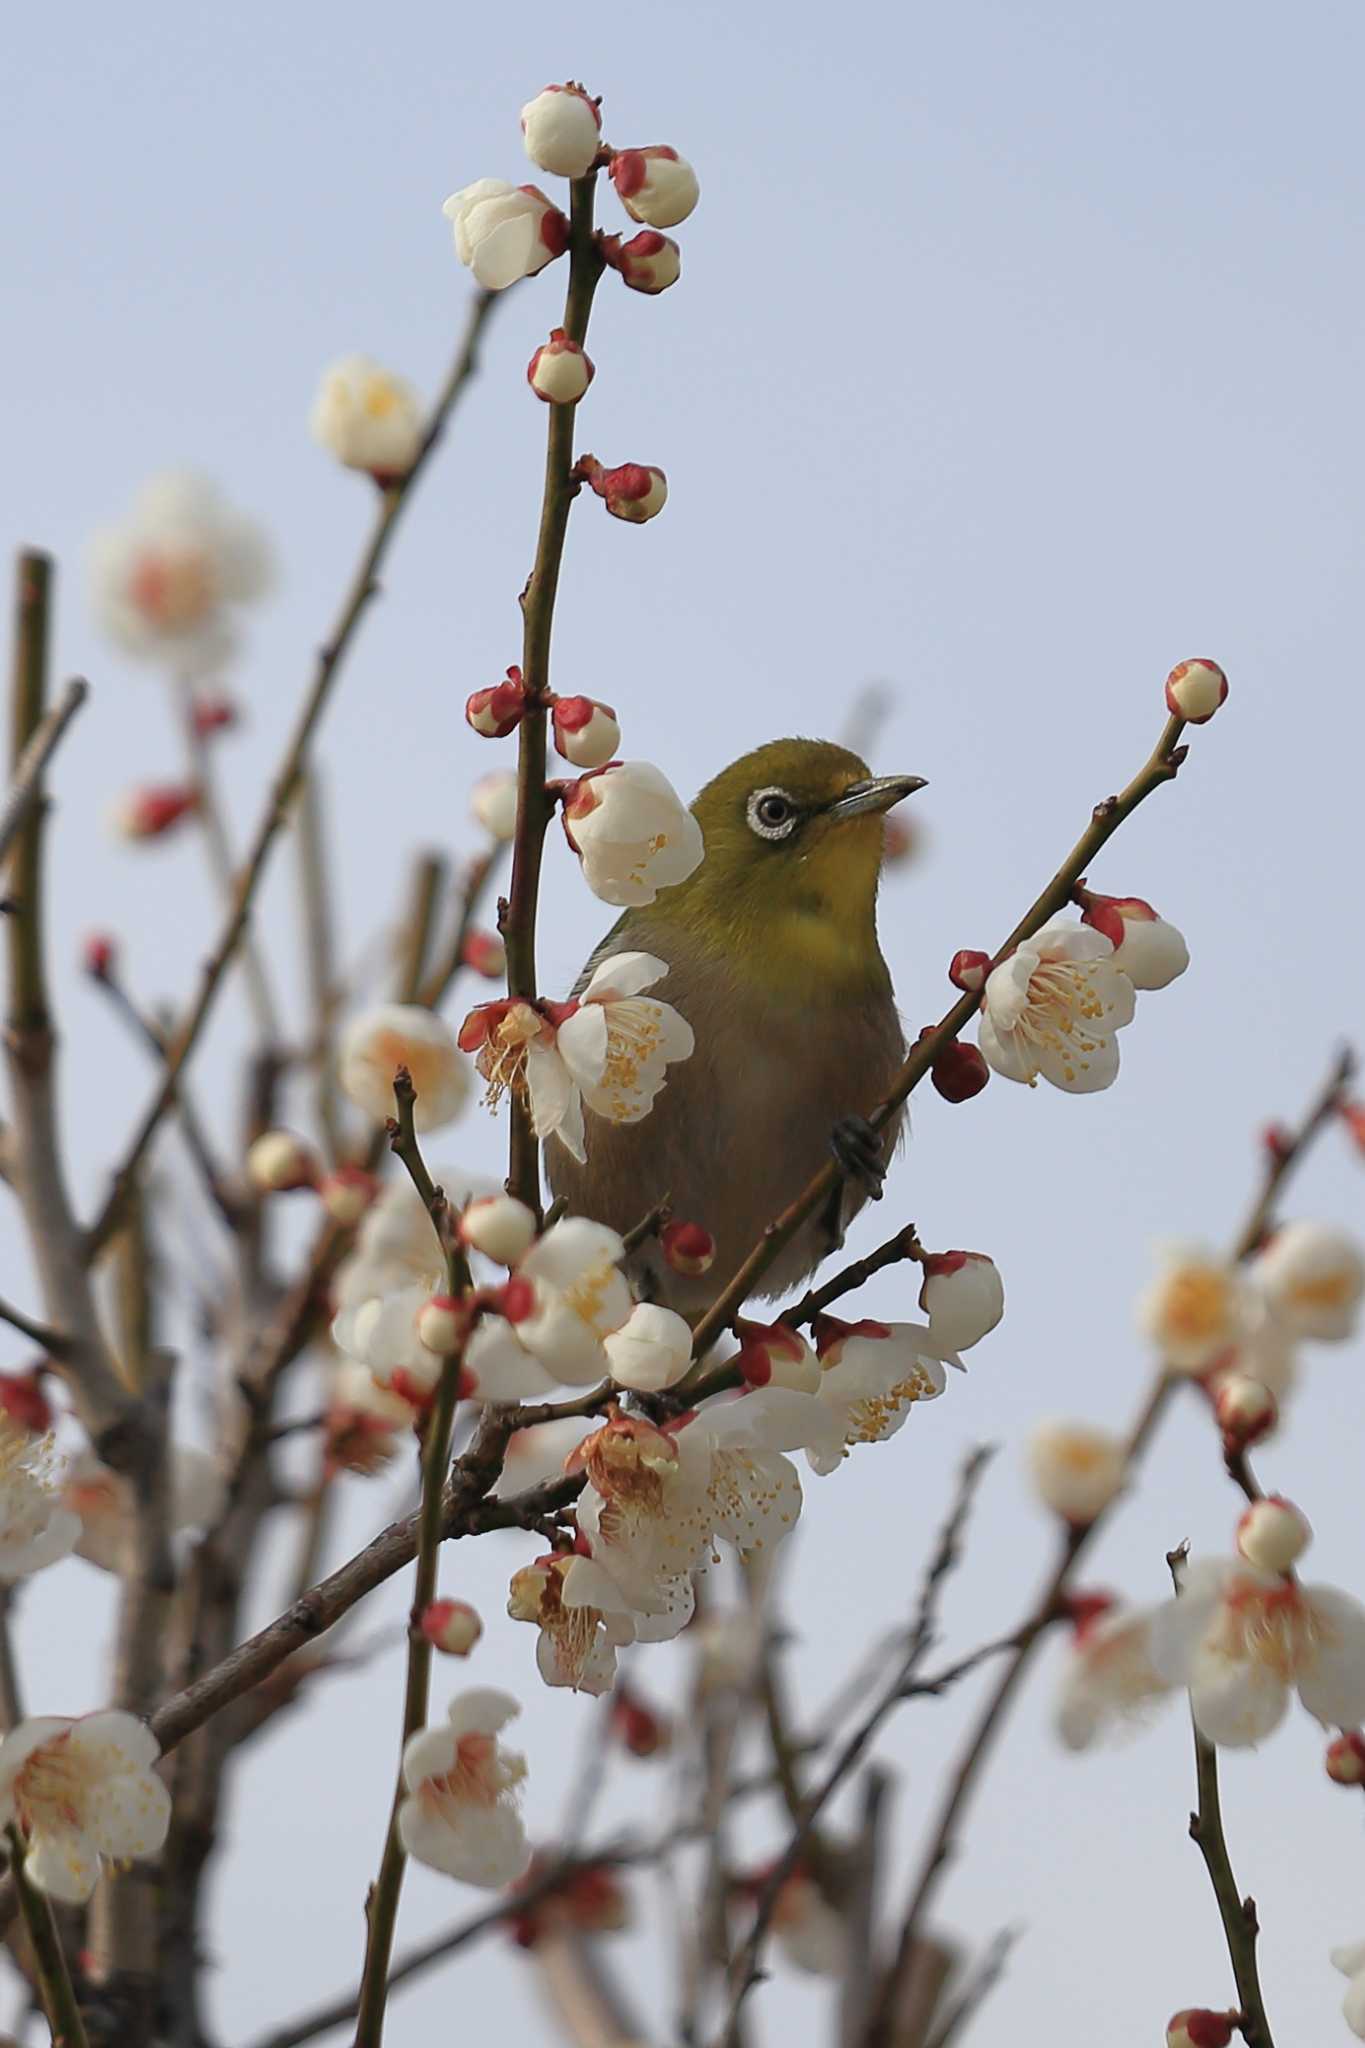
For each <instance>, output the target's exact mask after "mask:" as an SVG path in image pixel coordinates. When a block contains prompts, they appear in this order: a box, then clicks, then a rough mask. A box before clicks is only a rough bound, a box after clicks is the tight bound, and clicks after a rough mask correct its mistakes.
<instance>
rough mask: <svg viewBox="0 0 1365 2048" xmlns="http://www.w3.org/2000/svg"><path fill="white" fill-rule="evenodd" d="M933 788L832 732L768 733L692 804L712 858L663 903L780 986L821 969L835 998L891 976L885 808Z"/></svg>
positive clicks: (801, 982) (804, 980)
mask: <svg viewBox="0 0 1365 2048" xmlns="http://www.w3.org/2000/svg"><path fill="white" fill-rule="evenodd" d="M923 787H924V779H923V777H922V776H919V775H884V776H873V775H872V773H871V771H870V770H869V768H868V766H867V763H866V762H865V761H861V760H859V758H858V756H857V755H856V754H852V753H850V752H849V751H848V749H847V748H846V747H838V746H835V745H834V744H833V743H832V741H829V740H770V741H769V743H768V745H767V746H765V747H757V748H755V750H754V752H753V753H752V754H745V755H743V756H742V757H741V758H740V759H739V760H738V761H733V762H731V764H730V766H729V767H728V768H725V769H722V771H721V773H720V774H719V775H717V776H716V777H715V778H714V780H713V781H711V782H708V783H707V785H706V787H705V789H703V790H702V792H701V794H700V795H699V796H698V798H697V800H696V802H695V803H694V804H693V806H692V809H693V812H694V813H695V815H696V818H697V822H698V824H699V825H700V826H701V830H702V838H703V840H704V842H705V847H706V854H705V858H704V859H703V861H702V864H701V866H700V867H699V868H698V869H697V870H696V872H695V873H694V874H692V875H691V876H689V878H688V880H687V881H686V882H684V883H682V884H681V885H680V886H679V887H677V888H674V889H668V890H665V891H664V892H663V894H662V895H661V896H660V897H659V899H658V902H657V904H656V906H655V910H656V912H657V911H663V912H664V914H665V915H666V916H667V917H668V918H670V919H676V920H677V921H678V922H679V923H680V924H682V925H684V926H686V927H687V928H688V929H689V930H690V931H692V932H694V933H695V934H696V935H697V936H698V937H699V938H701V939H702V940H704V941H705V942H707V943H711V944H714V945H715V946H718V947H725V948H727V949H729V950H731V951H732V952H733V954H734V957H735V959H736V962H737V964H742V965H743V967H744V968H745V969H746V970H747V971H749V972H751V973H753V974H754V975H756V976H760V977H762V979H763V980H764V982H765V984H766V985H768V986H770V987H772V988H774V990H777V989H780V988H782V987H785V986H800V987H802V988H803V989H809V987H810V985H811V982H812V978H814V980H815V981H816V982H818V983H820V984H821V985H823V986H825V987H828V988H829V989H830V992H831V996H832V997H837V996H839V995H841V994H842V995H846V994H847V992H848V990H849V987H850V985H856V984H858V983H860V982H862V983H867V984H869V985H870V984H873V983H876V982H877V981H879V980H881V981H884V979H885V974H886V969H885V967H884V965H883V963H882V958H881V954H880V952H879V950H878V947H877V933H876V917H875V906H876V900H877V878H878V875H879V873H880V869H881V861H882V836H883V835H882V817H883V814H884V813H885V812H887V811H889V810H890V809H891V806H892V805H893V804H897V803H899V802H900V800H901V798H902V797H905V796H909V795H911V794H912V792H913V791H915V790H917V789H922V788H923Z"/></svg>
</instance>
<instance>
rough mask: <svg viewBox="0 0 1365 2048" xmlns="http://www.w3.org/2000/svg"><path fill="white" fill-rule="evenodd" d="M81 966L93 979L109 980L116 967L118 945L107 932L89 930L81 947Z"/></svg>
mask: <svg viewBox="0 0 1365 2048" xmlns="http://www.w3.org/2000/svg"><path fill="white" fill-rule="evenodd" d="M81 966H82V967H83V968H84V969H85V971H86V973H87V974H88V975H90V976H91V977H92V979H93V980H95V981H109V980H111V979H112V977H113V975H114V973H115V972H116V970H117V967H118V947H117V945H116V944H115V942H114V940H113V939H111V938H110V936H109V934H108V932H91V934H90V936H89V938H88V939H87V940H86V942H85V944H84V946H82V948H81Z"/></svg>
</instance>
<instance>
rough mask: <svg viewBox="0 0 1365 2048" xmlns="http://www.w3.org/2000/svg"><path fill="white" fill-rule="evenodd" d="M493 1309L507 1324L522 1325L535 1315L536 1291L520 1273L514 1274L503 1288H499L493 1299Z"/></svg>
mask: <svg viewBox="0 0 1365 2048" xmlns="http://www.w3.org/2000/svg"><path fill="white" fill-rule="evenodd" d="M494 1307H495V1308H496V1309H497V1312H498V1314H499V1315H500V1316H502V1317H503V1318H504V1319H505V1320H506V1321H507V1322H509V1323H513V1324H516V1323H524V1322H525V1321H526V1318H527V1317H528V1316H530V1315H534V1314H535V1309H536V1290H535V1288H534V1286H533V1285H532V1283H531V1282H530V1281H529V1280H526V1279H523V1277H522V1275H521V1274H520V1273H514V1274H513V1275H512V1277H511V1279H510V1280H509V1281H508V1283H507V1285H506V1286H505V1287H501V1288H499V1290H498V1292H497V1295H496V1296H495V1297H494Z"/></svg>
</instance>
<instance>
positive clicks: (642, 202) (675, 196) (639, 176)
mask: <svg viewBox="0 0 1365 2048" xmlns="http://www.w3.org/2000/svg"><path fill="white" fill-rule="evenodd" d="M611 182H612V184H613V185H614V186H615V187H616V196H617V198H618V199H619V200H620V202H621V204H622V206H624V207H625V209H626V212H627V213H628V214H629V215H630V217H631V219H632V220H638V221H642V222H643V223H644V225H645V226H646V227H647V228H675V227H677V225H678V223H679V222H680V221H684V220H686V219H687V216H688V214H689V213H691V211H692V209H693V207H694V206H695V205H696V203H697V201H698V199H699V198H700V197H701V187H700V186H699V185H698V183H697V174H696V172H695V171H694V170H693V168H692V166H691V164H690V163H688V162H687V161H686V159H685V158H684V157H680V156H679V155H678V152H677V150H676V149H670V148H669V146H668V144H667V143H658V144H656V145H655V146H654V147H652V148H650V149H618V150H617V152H616V154H615V156H614V157H613V158H612V160H611Z"/></svg>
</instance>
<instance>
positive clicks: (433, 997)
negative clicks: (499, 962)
mask: <svg viewBox="0 0 1365 2048" xmlns="http://www.w3.org/2000/svg"><path fill="white" fill-rule="evenodd" d="M502 852H503V849H502V846H501V844H500V843H499V842H498V841H497V840H494V842H493V844H492V845H491V846H490V847H489V848H488V851H487V852H486V853H481V854H479V855H478V856H477V858H476V859H474V860H472V861H470V863H469V866H468V867H467V868H466V870H465V876H464V882H463V884H462V886H461V889H460V896H459V914H458V917H457V919H456V923H455V930H454V933H453V935H452V937H451V939H450V943H449V944H448V946H447V947H446V950H445V952H444V954H443V955H442V956H441V959H440V960H439V962H438V964H437V965H436V966H435V967H433V968H432V970H431V972H430V974H429V975H428V976H427V979H426V980H425V981H424V982H423V984H422V990H421V994H420V995H419V996H418V998H417V1000H418V1001H419V1002H421V1003H425V1005H426V1007H427V1008H428V1009H429V1010H436V1009H439V1008H440V1006H441V1004H442V1003H443V1002H444V1001H445V998H446V996H447V995H448V994H449V992H450V990H451V988H452V987H453V986H454V984H455V982H456V981H457V979H458V978H459V976H460V974H461V972H462V971H463V970H464V968H465V967H466V966H467V965H468V962H467V961H466V959H465V946H466V944H467V943H468V940H469V936H470V933H471V932H472V931H473V930H474V928H475V925H476V923H477V921H478V915H479V906H480V904H481V903H482V902H483V899H484V896H485V895H486V894H487V891H488V888H489V886H490V884H491V883H492V881H493V880H494V878H495V876H496V875H497V872H498V868H499V866H500V864H501V861H502Z"/></svg>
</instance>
